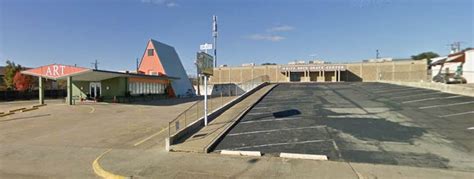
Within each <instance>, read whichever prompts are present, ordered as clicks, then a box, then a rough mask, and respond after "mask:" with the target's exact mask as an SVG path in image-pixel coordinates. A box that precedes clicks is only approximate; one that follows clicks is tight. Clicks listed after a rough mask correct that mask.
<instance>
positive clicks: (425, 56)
mask: <svg viewBox="0 0 474 179" xmlns="http://www.w3.org/2000/svg"><path fill="white" fill-rule="evenodd" d="M436 57H439V55H438V54H437V53H434V52H423V53H420V54H418V55H413V56H411V59H413V60H423V59H428V61H430V60H431V59H432V58H436Z"/></svg>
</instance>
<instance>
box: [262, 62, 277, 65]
mask: <svg viewBox="0 0 474 179" xmlns="http://www.w3.org/2000/svg"><path fill="white" fill-rule="evenodd" d="M262 65H276V63H268V62H267V63H262Z"/></svg>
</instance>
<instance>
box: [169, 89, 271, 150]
mask: <svg viewBox="0 0 474 179" xmlns="http://www.w3.org/2000/svg"><path fill="white" fill-rule="evenodd" d="M273 87H275V84H270V85H267V86H265V87H263V88H262V89H260V90H258V91H256V92H255V93H253V94H251V95H250V96H248V97H246V98H245V99H244V100H242V101H241V102H239V103H237V104H235V105H234V106H232V107H231V108H230V109H228V110H226V111H225V112H224V113H222V114H221V115H219V116H218V117H217V118H215V119H214V120H212V121H211V122H210V123H209V124H208V125H207V126H206V127H204V128H202V129H200V130H199V131H198V132H196V133H195V134H193V135H192V136H191V137H189V138H188V139H186V140H185V141H184V142H182V143H179V144H176V145H172V146H171V150H173V151H185V152H203V153H206V152H207V149H208V147H209V146H210V145H211V144H212V143H213V142H214V141H215V140H216V139H217V138H218V137H219V136H220V135H222V134H223V133H224V132H225V131H226V130H227V129H228V128H229V127H230V126H232V124H233V123H235V122H236V120H238V118H239V115H241V114H242V112H244V111H245V110H246V109H247V108H248V107H250V106H252V105H253V104H255V103H256V102H257V101H258V100H260V99H261V98H262V97H263V96H264V95H265V94H267V93H268V92H269V91H270V90H271V89H272V88H273Z"/></svg>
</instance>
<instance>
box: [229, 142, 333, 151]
mask: <svg viewBox="0 0 474 179" xmlns="http://www.w3.org/2000/svg"><path fill="white" fill-rule="evenodd" d="M326 141H328V140H307V141H301V142H285V143H273V144H262V145H253V146H246V147H237V148H234V149H232V150H241V149H249V148H257V147H269V146H279V145H294V144H307V143H316V142H326Z"/></svg>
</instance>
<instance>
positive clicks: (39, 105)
mask: <svg viewBox="0 0 474 179" xmlns="http://www.w3.org/2000/svg"><path fill="white" fill-rule="evenodd" d="M46 105H47V104H37V105H33V107H36V108H37V107H42V106H46Z"/></svg>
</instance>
